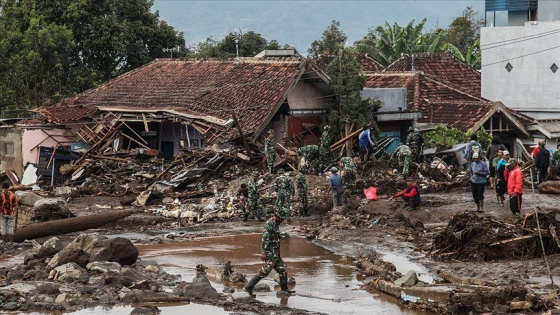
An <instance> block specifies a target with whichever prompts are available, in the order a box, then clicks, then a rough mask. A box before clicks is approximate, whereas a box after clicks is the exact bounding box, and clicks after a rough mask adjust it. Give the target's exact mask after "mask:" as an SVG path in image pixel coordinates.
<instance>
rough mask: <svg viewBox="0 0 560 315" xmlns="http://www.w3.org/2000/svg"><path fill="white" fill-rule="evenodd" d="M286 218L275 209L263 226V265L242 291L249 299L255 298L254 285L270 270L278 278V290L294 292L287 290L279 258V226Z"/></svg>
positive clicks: (284, 265) (283, 268)
mask: <svg viewBox="0 0 560 315" xmlns="http://www.w3.org/2000/svg"><path fill="white" fill-rule="evenodd" d="M287 217H288V213H286V212H283V211H281V210H280V209H278V208H276V210H275V211H274V216H273V217H272V218H270V219H269V220H268V221H267V222H266V224H265V225H264V233H263V235H262V240H261V249H262V255H261V260H262V261H263V264H262V267H261V270H260V271H259V272H258V273H257V274H256V275H254V276H253V278H251V280H249V282H248V283H247V285H246V286H245V287H244V288H243V290H244V291H245V292H247V293H249V295H250V296H251V297H255V294H253V288H254V287H255V285H257V283H259V281H261V279H263V278H264V277H266V276H268V275H269V274H270V272H271V271H272V269H274V270H276V272H277V273H278V275H279V276H280V290H282V291H283V292H285V293H287V294H292V293H295V292H296V291H293V290H290V289H288V273H287V271H286V264H285V263H284V260H283V259H282V257H281V256H280V229H279V226H280V224H281V223H282V222H283V221H284V220H285V219H286V218H287Z"/></svg>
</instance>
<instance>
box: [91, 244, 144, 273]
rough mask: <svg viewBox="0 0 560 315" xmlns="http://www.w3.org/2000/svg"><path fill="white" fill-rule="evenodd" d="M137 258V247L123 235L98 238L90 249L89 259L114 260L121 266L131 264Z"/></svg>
mask: <svg viewBox="0 0 560 315" xmlns="http://www.w3.org/2000/svg"><path fill="white" fill-rule="evenodd" d="M136 259H138V249H137V248H136V247H135V246H134V244H132V242H131V241H130V240H129V239H127V238H124V237H116V238H111V239H103V240H99V241H97V242H96V243H95V246H94V248H92V249H91V255H90V257H89V260H90V261H91V262H93V261H115V262H118V263H119V264H121V266H126V265H132V264H134V263H135V262H136Z"/></svg>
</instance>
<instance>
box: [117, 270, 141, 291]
mask: <svg viewBox="0 0 560 315" xmlns="http://www.w3.org/2000/svg"><path fill="white" fill-rule="evenodd" d="M117 279H118V282H119V283H120V284H122V285H124V286H125V287H130V286H131V285H132V284H134V283H136V282H139V281H141V280H143V279H144V277H143V276H142V274H140V272H138V271H136V270H134V269H132V268H130V267H124V268H122V269H121V272H120V273H119V275H118V277H117Z"/></svg>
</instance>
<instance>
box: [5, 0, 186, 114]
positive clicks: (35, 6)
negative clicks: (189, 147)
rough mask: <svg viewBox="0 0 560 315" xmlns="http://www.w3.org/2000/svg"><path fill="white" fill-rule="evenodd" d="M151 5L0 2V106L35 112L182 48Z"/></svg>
mask: <svg viewBox="0 0 560 315" xmlns="http://www.w3.org/2000/svg"><path fill="white" fill-rule="evenodd" d="M152 5H153V1H152V0H122V1H97V0H79V1H74V0H52V1H41V0H4V1H2V2H0V35H2V36H1V37H0V38H1V40H0V61H2V62H1V63H0V91H1V92H2V93H1V96H0V101H1V102H2V104H1V105H2V107H3V108H6V107H18V108H19V107H25V106H29V107H35V106H40V105H42V104H45V102H57V101H58V100H60V98H62V97H65V96H69V95H72V94H75V93H76V92H81V91H83V90H85V89H89V88H91V87H94V86H96V85H97V84H99V83H101V82H104V81H107V80H109V79H111V78H113V77H115V76H117V75H120V74H122V73H124V72H126V71H129V70H132V69H134V68H136V67H139V66H141V65H143V64H145V63H147V62H149V61H151V60H153V59H154V58H159V57H167V53H165V52H164V51H163V48H166V47H177V46H179V47H182V48H183V49H184V39H183V34H182V33H180V32H177V31H175V30H174V29H173V27H171V26H169V25H168V24H167V23H166V22H164V21H160V20H159V15H158V13H157V12H156V13H152V12H150V8H151V6H152Z"/></svg>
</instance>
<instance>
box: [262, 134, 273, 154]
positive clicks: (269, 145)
mask: <svg viewBox="0 0 560 315" xmlns="http://www.w3.org/2000/svg"><path fill="white" fill-rule="evenodd" d="M275 146H276V141H274V138H272V139H270V138H267V139H266V140H265V142H264V153H265V154H267V155H271V154H274V147H275Z"/></svg>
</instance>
